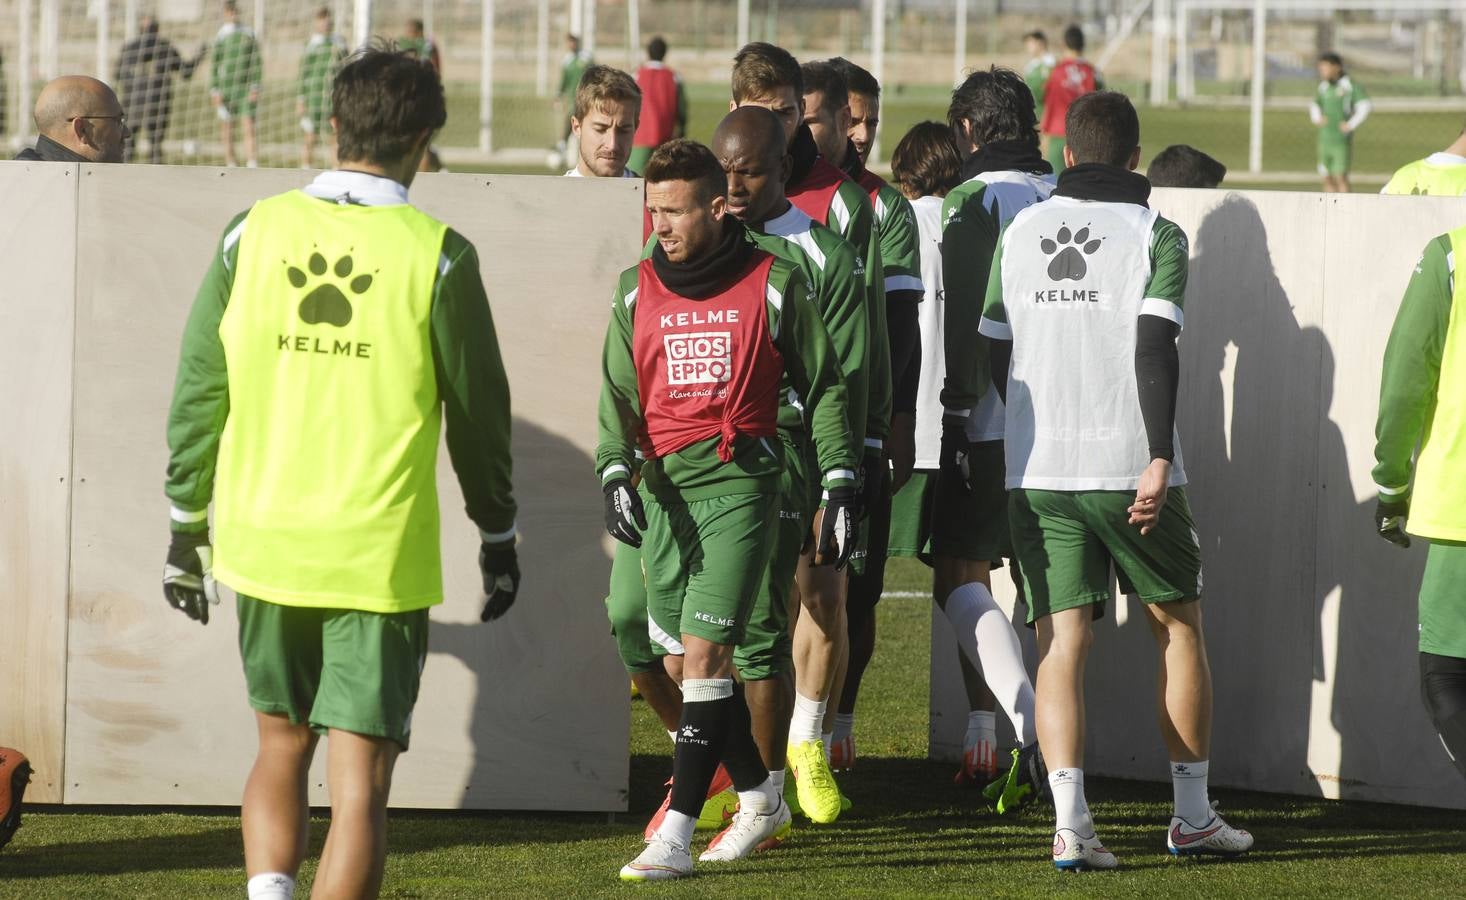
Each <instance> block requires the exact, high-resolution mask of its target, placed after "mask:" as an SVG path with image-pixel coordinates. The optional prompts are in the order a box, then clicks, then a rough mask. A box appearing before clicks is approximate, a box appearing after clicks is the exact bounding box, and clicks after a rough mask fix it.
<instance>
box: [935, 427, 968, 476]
mask: <svg viewBox="0 0 1466 900" xmlns="http://www.w3.org/2000/svg"><path fill="white" fill-rule="evenodd" d="M971 455H972V444H971V443H970V442H969V441H968V440H967V417H966V416H954V415H950V414H948V415H943V416H942V455H941V459H940V460H939V461H938V464H939V465H940V466H941V467H942V472H943V473H944V474H945V475H946V476H947V477H948V479H949V480H950V481H951V482H952V483H954V484H958V485H961V487H962V490H964V491H971V490H972V470H971V469H970V468H969V467H968V459H969V457H971Z"/></svg>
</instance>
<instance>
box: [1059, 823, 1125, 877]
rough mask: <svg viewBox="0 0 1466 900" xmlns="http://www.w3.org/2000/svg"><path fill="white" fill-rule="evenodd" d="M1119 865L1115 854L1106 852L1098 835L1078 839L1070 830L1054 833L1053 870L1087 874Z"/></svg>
mask: <svg viewBox="0 0 1466 900" xmlns="http://www.w3.org/2000/svg"><path fill="white" fill-rule="evenodd" d="M1118 865H1119V862H1117V861H1116V860H1115V854H1113V853H1111V852H1110V851H1108V850H1106V849H1105V847H1104V845H1103V844H1101V843H1100V839H1099V836H1098V835H1090V836H1089V837H1080V836H1079V832H1077V831H1075V830H1074V829H1072V828H1060V829H1059V830H1058V831H1056V832H1054V868H1056V869H1058V870H1059V871H1061V872H1088V871H1089V870H1091V869H1113V868H1115V867H1116V866H1118Z"/></svg>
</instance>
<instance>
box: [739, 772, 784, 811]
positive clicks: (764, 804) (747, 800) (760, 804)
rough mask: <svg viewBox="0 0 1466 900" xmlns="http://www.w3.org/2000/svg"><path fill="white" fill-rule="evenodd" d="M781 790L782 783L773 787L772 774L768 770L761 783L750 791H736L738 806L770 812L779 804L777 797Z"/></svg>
mask: <svg viewBox="0 0 1466 900" xmlns="http://www.w3.org/2000/svg"><path fill="white" fill-rule="evenodd" d="M781 774H782V773H781ZM783 790H784V786H783V785H782V784H781V785H780V786H779V787H777V788H775V787H774V774H773V773H772V772H770V773H769V777H768V778H765V779H764V783H763V784H761V785H759V786H758V787H756V788H754V789H753V790H751V791H739V792H738V807H739V808H740V809H752V810H757V811H758V812H772V811H773V810H774V807H776V806H778V805H779V797H780V795H781V794H782V793H783Z"/></svg>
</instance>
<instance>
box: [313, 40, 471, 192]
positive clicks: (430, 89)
mask: <svg viewBox="0 0 1466 900" xmlns="http://www.w3.org/2000/svg"><path fill="white" fill-rule="evenodd" d="M331 108H332V110H333V111H334V113H335V116H336V143H337V155H338V156H339V157H340V158H341V159H342V160H345V161H353V160H364V161H367V162H372V163H377V164H379V165H381V164H390V163H395V162H399V161H400V160H402V159H403V158H404V157H406V156H407V154H408V153H410V152H411V151H412V146H413V144H414V143H415V142H416V141H417V139H418V137H419V136H421V135H422V133H423V132H425V131H426V132H433V131H437V130H438V129H439V128H442V127H443V123H444V122H446V121H447V120H448V110H447V107H446V105H445V103H444V100H443V82H442V81H440V80H439V79H438V71H437V70H436V69H434V68H433V64H432V63H431V62H429V61H428V60H425V59H419V58H417V57H416V56H413V55H411V54H407V53H399V52H397V51H395V50H388V49H385V47H383V46H381V45H377V46H372V47H368V48H367V49H365V50H362V51H360V52H358V53H356V54H355V55H354V56H352V58H351V59H350V60H349V61H348V62H347V63H346V65H344V66H342V67H341V71H340V72H339V73H337V75H336V84H335V86H334V87H333V88H332V89H331Z"/></svg>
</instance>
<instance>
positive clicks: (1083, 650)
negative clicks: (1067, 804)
mask: <svg viewBox="0 0 1466 900" xmlns="http://www.w3.org/2000/svg"><path fill="white" fill-rule="evenodd" d="M1093 615H1094V611H1093V610H1092V609H1090V608H1089V607H1088V606H1081V607H1079V608H1077V609H1066V610H1061V611H1060V612H1056V613H1054V614H1052V615H1049V616H1044V617H1043V618H1041V619H1039V620H1038V621H1037V622H1036V623H1035V625H1036V626H1037V629H1038V684H1037V685H1036V686H1035V691H1034V712H1035V718H1036V719H1037V722H1036V723H1035V724H1036V725H1037V728H1038V743H1039V747H1040V748H1042V750H1043V755H1044V762H1045V763H1047V764H1048V767H1049V771H1051V772H1052V771H1055V770H1058V769H1080V768H1083V767H1084V666H1085V663H1086V662H1087V661H1088V658H1089V648H1090V645H1091V644H1093V643H1094V632H1093V630H1092V629H1091V628H1090V619H1091V617H1092V616H1093Z"/></svg>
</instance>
